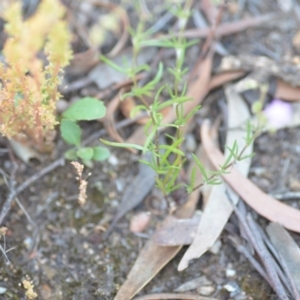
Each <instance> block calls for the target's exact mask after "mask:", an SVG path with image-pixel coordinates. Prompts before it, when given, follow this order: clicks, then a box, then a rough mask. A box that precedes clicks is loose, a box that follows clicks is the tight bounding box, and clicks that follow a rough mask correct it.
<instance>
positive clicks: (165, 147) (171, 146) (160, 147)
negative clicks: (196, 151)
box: [159, 145, 184, 156]
mask: <svg viewBox="0 0 300 300" xmlns="http://www.w3.org/2000/svg"><path fill="white" fill-rule="evenodd" d="M159 149H165V150H167V151H169V153H171V152H172V153H175V154H178V155H180V156H184V152H183V151H181V150H180V149H178V148H175V147H174V146H173V145H160V146H159Z"/></svg>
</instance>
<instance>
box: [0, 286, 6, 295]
mask: <svg viewBox="0 0 300 300" xmlns="http://www.w3.org/2000/svg"><path fill="white" fill-rule="evenodd" d="M6 291H7V288H5V287H3V286H0V294H1V295H2V294H5V293H6Z"/></svg>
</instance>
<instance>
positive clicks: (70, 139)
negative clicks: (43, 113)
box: [60, 119, 81, 146]
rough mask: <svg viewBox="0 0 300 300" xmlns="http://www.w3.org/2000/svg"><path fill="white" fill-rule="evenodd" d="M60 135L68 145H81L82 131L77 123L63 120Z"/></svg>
mask: <svg viewBox="0 0 300 300" xmlns="http://www.w3.org/2000/svg"><path fill="white" fill-rule="evenodd" d="M60 133H61V136H62V138H63V139H64V140H65V142H67V143H68V144H70V145H75V146H79V145H80V140H81V129H80V127H79V126H78V125H77V124H76V123H75V122H73V121H70V120H67V119H62V121H61V123H60Z"/></svg>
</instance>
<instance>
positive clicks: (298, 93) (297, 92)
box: [275, 79, 300, 101]
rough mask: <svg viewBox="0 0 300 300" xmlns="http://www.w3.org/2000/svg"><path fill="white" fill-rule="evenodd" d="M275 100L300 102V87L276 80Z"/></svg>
mask: <svg viewBox="0 0 300 300" xmlns="http://www.w3.org/2000/svg"><path fill="white" fill-rule="evenodd" d="M275 98H278V99H282V100H287V101H300V87H294V86H291V85H290V84H288V83H287V82H285V81H283V80H281V79H277V80H276V92H275Z"/></svg>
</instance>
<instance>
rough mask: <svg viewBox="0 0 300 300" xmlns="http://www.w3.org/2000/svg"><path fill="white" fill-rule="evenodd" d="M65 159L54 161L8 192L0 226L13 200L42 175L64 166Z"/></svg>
mask: <svg viewBox="0 0 300 300" xmlns="http://www.w3.org/2000/svg"><path fill="white" fill-rule="evenodd" d="M64 163H65V159H64V158H63V157H62V158H59V159H58V160H56V161H54V162H53V163H52V164H50V165H49V166H47V167H46V168H44V169H42V170H41V171H39V172H37V173H36V174H34V175H33V176H31V177H29V178H28V179H27V180H25V181H24V182H23V183H22V184H21V185H19V187H18V188H16V189H13V190H11V191H10V193H9V195H8V197H7V199H6V201H5V202H4V204H3V207H2V210H1V213H0V224H2V223H3V220H4V218H5V217H6V215H7V213H8V212H9V210H10V208H11V203H12V201H13V200H14V198H15V197H16V196H17V195H18V194H19V193H21V192H22V191H23V190H25V189H26V188H27V187H28V186H30V185H31V184H32V183H33V182H35V181H36V180H38V179H40V178H41V177H43V176H44V175H46V174H48V173H49V172H51V171H53V170H54V169H56V168H57V167H59V166H62V165H64Z"/></svg>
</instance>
